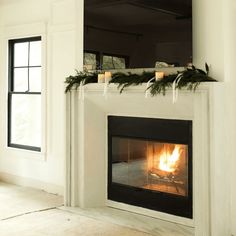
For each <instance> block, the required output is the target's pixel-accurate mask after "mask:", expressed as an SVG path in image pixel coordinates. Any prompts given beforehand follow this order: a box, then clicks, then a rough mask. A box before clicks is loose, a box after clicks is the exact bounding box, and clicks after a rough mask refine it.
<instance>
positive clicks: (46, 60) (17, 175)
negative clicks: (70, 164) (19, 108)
mask: <svg viewBox="0 0 236 236" xmlns="http://www.w3.org/2000/svg"><path fill="white" fill-rule="evenodd" d="M75 19H76V18H75V3H74V0H57V1H55V0H40V1H37V0H21V1H17V0H11V1H3V2H0V29H1V30H0V61H1V64H0V114H1V116H0V130H1V132H0V178H1V179H4V180H7V181H10V182H14V183H18V184H23V185H28V186H34V187H36V188H41V189H45V190H47V191H49V192H54V193H60V194H63V191H64V190H63V189H64V172H65V171H64V162H65V155H66V154H65V153H66V148H65V147H66V140H65V94H64V86H65V85H64V80H65V77H66V76H68V75H70V74H73V73H74V69H75V68H76V67H77V66H76V50H75V49H76V31H75V22H76V20H75ZM35 35H41V36H42V42H43V43H42V44H43V46H42V47H43V59H42V63H43V91H42V97H43V111H42V113H43V125H44V129H43V132H44V134H43V143H44V145H43V147H42V153H37V152H30V151H25V150H18V149H13V148H8V147H7V144H6V137H7V135H6V132H7V128H6V127H7V117H6V114H7V80H8V79H7V47H8V39H12V38H21V37H30V36H35Z"/></svg>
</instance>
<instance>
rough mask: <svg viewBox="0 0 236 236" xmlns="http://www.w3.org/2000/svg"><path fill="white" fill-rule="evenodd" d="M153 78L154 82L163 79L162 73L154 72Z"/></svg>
mask: <svg viewBox="0 0 236 236" xmlns="http://www.w3.org/2000/svg"><path fill="white" fill-rule="evenodd" d="M155 78H156V81H158V80H162V79H163V78H164V72H163V71H156V72H155Z"/></svg>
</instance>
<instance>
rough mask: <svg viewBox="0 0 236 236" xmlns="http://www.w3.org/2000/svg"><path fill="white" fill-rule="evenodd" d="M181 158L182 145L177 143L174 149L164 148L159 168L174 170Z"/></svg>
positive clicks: (167, 170)
mask: <svg viewBox="0 0 236 236" xmlns="http://www.w3.org/2000/svg"><path fill="white" fill-rule="evenodd" d="M179 158H180V146H179V145H175V147H174V150H173V151H172V152H171V151H170V150H163V151H162V152H161V153H160V159H159V166H158V167H159V169H160V170H163V171H166V172H174V171H175V169H176V164H177V162H178V160H179Z"/></svg>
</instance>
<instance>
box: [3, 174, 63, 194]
mask: <svg viewBox="0 0 236 236" xmlns="http://www.w3.org/2000/svg"><path fill="white" fill-rule="evenodd" d="M0 181H2V182H6V183H10V184H15V185H20V186H24V187H31V188H36V189H41V190H44V191H46V192H48V193H53V194H58V195H61V196H63V195H64V187H63V186H59V185H55V184H51V183H46V182H43V181H39V180H35V179H31V178H26V177H21V176H16V175H12V174H8V173H4V172H0Z"/></svg>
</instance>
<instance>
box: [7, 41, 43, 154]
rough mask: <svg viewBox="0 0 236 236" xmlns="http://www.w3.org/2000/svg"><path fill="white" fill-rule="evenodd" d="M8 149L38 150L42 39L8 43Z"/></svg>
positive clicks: (39, 145)
mask: <svg viewBox="0 0 236 236" xmlns="http://www.w3.org/2000/svg"><path fill="white" fill-rule="evenodd" d="M8 146H9V147H14V148H21V149H28V150H33V151H41V37H33V38H24V39H16V40H9V86H8Z"/></svg>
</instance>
